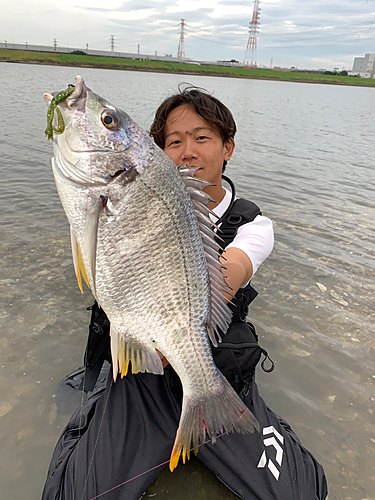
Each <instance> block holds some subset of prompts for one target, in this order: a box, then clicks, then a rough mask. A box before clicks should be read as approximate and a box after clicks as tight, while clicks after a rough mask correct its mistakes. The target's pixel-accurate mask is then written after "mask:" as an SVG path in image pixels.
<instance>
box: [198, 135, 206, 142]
mask: <svg viewBox="0 0 375 500" xmlns="http://www.w3.org/2000/svg"><path fill="white" fill-rule="evenodd" d="M197 139H198V141H201V140H203V139H207V136H206V135H200V136H199V137H197Z"/></svg>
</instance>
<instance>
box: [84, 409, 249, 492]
mask: <svg viewBox="0 0 375 500" xmlns="http://www.w3.org/2000/svg"><path fill="white" fill-rule="evenodd" d="M249 411H250V410H249ZM240 418H242V415H241V417H239V418H238V420H239V419H240ZM226 434H228V433H227V432H223V434H220V435H219V436H216V439H219V438H221V437H223V436H225V435H226ZM211 441H212V439H209V440H207V441H205V442H204V443H203V444H207V443H210V442H211ZM203 444H200V445H199V448H200V447H201V446H203ZM190 451H194V447H193V448H191V449H190ZM181 455H182V453H181ZM181 455H180V456H181ZM170 461H171V460H170V459H169V460H166V461H165V462H162V463H161V464H159V465H155V467H151V469H148V470H146V471H144V472H141V473H140V474H138V475H137V476H134V477H132V478H130V479H127V480H126V481H124V482H122V483H120V484H118V485H117V486H113V488H110V489H109V490H107V491H104V492H103V493H100V494H99V495H97V496H96V497H92V498H90V499H89V500H96V499H97V498H99V497H102V496H103V495H106V494H107V493H110V492H111V491H114V490H116V489H117V488H120V487H121V486H124V485H125V484H127V483H130V482H131V481H134V480H135V479H138V478H139V477H141V476H144V475H145V474H147V473H148V472H152V471H153V470H155V469H158V468H159V467H162V466H163V465H167V464H169V462H170ZM81 498H82V497H81Z"/></svg>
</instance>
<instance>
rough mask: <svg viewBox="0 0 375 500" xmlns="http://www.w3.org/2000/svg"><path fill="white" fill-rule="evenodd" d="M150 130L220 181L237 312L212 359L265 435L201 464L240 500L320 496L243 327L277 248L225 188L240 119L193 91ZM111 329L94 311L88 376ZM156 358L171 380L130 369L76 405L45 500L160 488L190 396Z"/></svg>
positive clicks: (219, 445)
mask: <svg viewBox="0 0 375 500" xmlns="http://www.w3.org/2000/svg"><path fill="white" fill-rule="evenodd" d="M150 133H151V135H152V136H153V137H154V140H155V142H156V144H157V145H158V146H159V147H161V148H162V149H163V150H164V151H165V153H166V154H167V155H168V156H169V157H170V158H171V159H172V160H173V161H174V162H175V164H176V165H181V164H188V165H189V166H193V167H197V171H196V173H195V175H196V176H197V177H200V178H202V179H205V180H207V181H209V182H210V183H212V185H210V186H208V187H206V188H205V190H206V192H207V193H208V194H210V196H211V197H212V199H213V200H214V201H212V202H211V203H210V208H211V210H213V212H214V213H215V215H216V216H212V218H213V222H215V223H216V224H217V225H219V226H220V229H221V232H220V238H221V239H220V240H218V241H220V245H221V246H222V249H223V254H222V257H221V259H222V262H223V264H225V275H226V282H227V285H228V290H227V294H226V296H227V299H228V300H230V302H231V303H230V307H231V309H232V312H233V320H232V323H231V325H230V327H229V329H228V332H227V333H226V335H225V336H224V338H223V343H222V344H219V347H217V348H215V347H212V353H213V357H214V361H215V363H216V365H217V366H218V368H219V369H220V370H221V371H222V373H223V374H224V375H225V376H226V377H227V379H228V380H229V382H230V383H231V385H232V386H233V388H234V389H235V390H236V392H237V393H238V394H239V396H240V397H241V399H242V400H243V401H244V403H245V404H246V405H247V406H248V407H249V408H250V409H251V411H252V412H253V413H254V415H255V416H256V418H257V419H258V421H259V424H260V429H261V432H260V433H257V432H254V433H253V434H245V435H243V434H238V433H230V434H226V435H224V436H222V437H220V438H218V439H217V441H216V444H212V443H207V444H205V446H203V447H202V448H201V449H200V450H199V452H198V455H197V457H198V458H199V459H200V460H201V461H202V462H203V463H204V464H206V465H207V467H209V468H210V469H211V470H212V471H213V472H214V473H215V474H216V475H217V476H218V477H219V478H220V480H221V481H222V482H223V483H224V484H226V485H227V486H228V487H229V488H230V489H231V490H232V491H233V492H234V493H235V494H237V495H238V496H239V497H240V498H243V499H249V500H250V499H259V500H268V499H275V500H316V499H318V500H321V499H324V498H325V497H326V495H327V487H326V481H325V477H324V472H323V469H322V468H321V466H320V465H319V464H318V463H317V462H316V461H315V459H314V458H313V457H312V456H311V455H310V453H309V452H308V451H307V450H305V449H304V448H303V447H302V445H301V444H300V442H299V440H298V438H297V436H296V435H295V434H294V433H293V431H292V430H291V429H290V427H289V426H288V424H287V423H286V422H285V421H283V420H282V419H281V418H280V417H278V416H277V415H276V414H275V413H273V412H272V411H271V410H270V409H269V408H268V407H267V406H266V404H265V403H264V401H263V400H262V399H261V398H260V396H259V394H258V390H257V386H256V383H255V379H254V370H255V366H256V364H257V363H258V361H259V359H260V357H261V353H262V352H263V353H265V351H264V350H262V349H261V347H260V346H259V344H258V342H257V340H258V339H257V336H256V333H255V330H254V327H253V325H251V324H249V323H246V316H247V312H248V305H249V303H250V302H251V301H252V300H253V299H254V298H255V296H256V292H255V290H254V289H253V288H252V287H251V285H250V279H251V278H252V276H253V275H254V273H255V272H256V270H257V269H258V267H259V265H260V264H261V263H262V262H263V261H264V260H265V259H266V258H267V256H268V255H269V253H270V252H271V250H272V247H273V229H272V223H271V221H270V220H269V219H268V218H267V217H264V216H262V215H261V212H260V210H259V208H258V207H257V206H256V205H254V204H253V203H251V202H249V201H246V200H236V199H235V196H234V192H232V194H231V193H230V192H229V191H227V190H226V189H224V188H223V185H222V174H223V171H224V168H225V166H226V163H227V162H228V161H229V160H230V158H231V156H232V154H233V151H234V147H235V143H234V135H235V133H236V125H235V122H234V120H233V117H232V114H231V113H230V111H229V110H228V109H227V108H226V106H225V105H224V104H223V103H221V102H220V101H219V100H217V99H216V98H214V97H213V96H211V95H209V94H207V93H206V92H205V91H202V90H200V89H197V88H187V89H185V90H182V91H181V92H179V93H178V94H176V95H174V96H172V97H170V98H168V99H166V100H165V101H164V102H163V103H162V104H161V106H160V107H159V108H158V110H157V112H156V115H155V120H154V122H153V124H152V126H151V130H150ZM233 189H234V187H233ZM108 331H109V324H108V321H106V317H105V314H104V312H103V311H101V310H100V309H98V307H97V306H94V308H93V318H92V322H91V329H90V337H89V341H88V349H87V356H88V359H87V366H88V370H87V373H88V374H89V373H90V370H94V371H95V370H96V372H97V371H98V369H97V367H98V366H99V368H100V367H101V364H102V361H103V358H104V357H106V348H107V344H108ZM103 339H104V340H103ZM265 354H266V353H265ZM160 356H161V358H162V361H163V366H164V368H165V371H164V375H153V374H148V373H145V374H142V373H140V374H136V375H133V374H128V375H127V376H126V377H124V378H123V379H120V380H118V381H117V382H116V383H113V382H112V379H111V377H109V378H108V381H107V386H106V388H105V390H104V388H103V389H99V390H96V391H94V392H93V394H92V395H91V397H89V398H88V400H87V402H86V403H85V404H84V405H83V406H82V407H81V408H79V409H78V410H77V412H76V413H75V414H74V415H73V417H72V418H71V420H70V422H69V424H68V426H67V428H66V429H65V430H64V432H63V434H62V436H61V438H60V440H59V442H58V444H57V446H56V449H55V452H54V455H53V458H52V461H51V465H50V469H49V472H48V478H47V482H46V485H45V489H44V493H43V499H44V500H52V499H61V500H73V499H78V498H80V499H81V498H82V499H89V500H91V499H94V498H98V497H99V496H100V498H105V499H113V500H115V499H119V500H122V499H124V500H125V499H126V500H133V499H134V500H137V499H138V498H139V497H140V496H141V494H142V493H143V492H144V491H145V490H146V489H147V488H148V487H149V486H150V485H151V484H152V482H153V481H154V480H155V479H156V477H157V476H158V475H159V474H160V471H161V470H162V467H163V466H165V465H166V464H167V463H168V459H169V456H170V452H171V448H172V446H173V442H174V438H175V433H176V430H177V427H178V422H179V417H180V413H181V401H182V388H181V383H180V381H179V379H178V377H177V375H176V373H175V372H174V370H173V369H172V367H171V366H170V365H169V363H168V360H167V359H165V358H164V357H163V356H162V355H161V354H160ZM263 363H264V362H263ZM263 363H262V366H264V365H263ZM87 380H88V379H87ZM91 382H92V381H91ZM92 385H93V384H92Z"/></svg>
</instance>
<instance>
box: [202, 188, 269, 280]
mask: <svg viewBox="0 0 375 500" xmlns="http://www.w3.org/2000/svg"><path fill="white" fill-rule="evenodd" d="M224 189H225V188H224ZM231 199H232V194H231V192H230V191H228V189H225V196H224V198H223V200H222V201H221V202H220V203H219V205H217V207H215V208H214V209H213V210H212V211H213V212H214V213H215V215H217V217H218V218H220V217H221V216H222V215H223V214H224V212H225V211H226V209H227V208H228V207H229V205H230V202H231ZM210 217H211V220H212V221H213V222H215V221H216V220H217V219H215V218H214V217H213V216H212V215H210ZM273 243H274V235H273V226H272V221H271V220H270V219H269V218H268V217H265V216H263V215H257V216H256V217H255V219H254V220H253V221H252V222H247V223H246V224H243V225H242V226H240V227H239V228H238V231H237V235H236V236H235V238H234V240H233V241H232V242H231V243H229V245H228V246H227V247H226V248H231V247H234V248H239V249H240V250H242V251H243V252H245V254H246V255H247V256H248V257H249V259H250V260H251V263H252V265H253V276H254V274H255V273H256V271H257V270H258V268H259V266H260V265H261V263H262V262H264V261H265V260H266V258H267V257H268V256H269V255H270V253H271V252H272V249H273Z"/></svg>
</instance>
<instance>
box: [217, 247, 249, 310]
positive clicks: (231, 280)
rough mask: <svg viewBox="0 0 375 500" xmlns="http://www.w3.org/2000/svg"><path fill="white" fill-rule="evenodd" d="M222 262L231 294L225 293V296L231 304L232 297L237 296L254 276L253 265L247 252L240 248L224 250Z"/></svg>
mask: <svg viewBox="0 0 375 500" xmlns="http://www.w3.org/2000/svg"><path fill="white" fill-rule="evenodd" d="M220 262H221V264H222V265H223V266H224V267H225V268H226V269H223V270H222V272H223V274H224V275H225V281H226V283H227V285H228V292H229V293H225V292H224V295H225V298H226V299H227V302H229V301H230V300H231V299H232V295H236V293H237V292H238V290H239V289H240V288H241V286H242V285H244V284H245V283H247V282H248V281H249V279H251V277H252V276H253V264H252V262H251V260H250V259H249V257H248V256H247V255H246V254H245V252H243V251H242V250H240V249H239V248H228V250H224V252H223V253H222V256H221V257H220Z"/></svg>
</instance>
